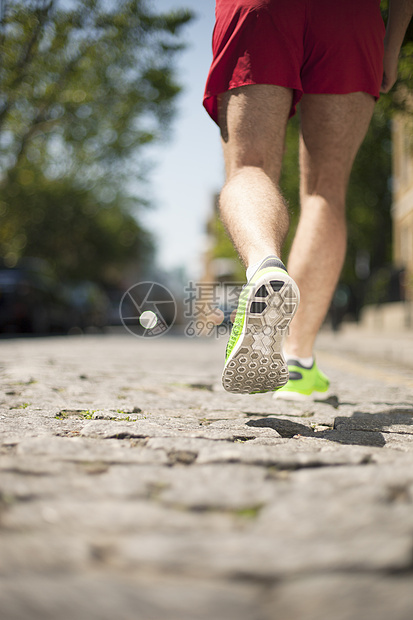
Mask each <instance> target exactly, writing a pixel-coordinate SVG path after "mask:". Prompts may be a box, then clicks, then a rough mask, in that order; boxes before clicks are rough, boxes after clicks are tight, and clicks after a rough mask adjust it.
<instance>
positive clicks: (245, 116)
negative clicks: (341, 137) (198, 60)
mask: <svg viewBox="0 0 413 620" xmlns="http://www.w3.org/2000/svg"><path fill="white" fill-rule="evenodd" d="M291 100H292V91H291V90H289V89H287V88H282V87H280V86H270V85H252V86H243V87H241V88H236V89H234V90H230V91H229V92H227V93H225V94H223V95H221V96H220V97H219V101H218V111H219V112H218V113H219V125H220V128H221V136H222V145H223V151H224V158H225V167H226V174H227V179H226V183H225V186H224V188H223V190H222V192H221V197H220V213H221V218H222V221H223V223H224V225H225V227H226V229H227V230H228V232H229V235H230V236H231V238H232V240H233V243H234V245H235V248H236V249H237V251H238V253H239V255H240V256H241V258H242V260H243V262H244V264H245V265H246V266H247V267H248V266H249V265H251V264H253V263H256V262H257V261H260V260H261V259H263V258H265V257H266V256H268V255H270V254H276V255H277V256H281V248H282V244H283V242H284V239H285V235H286V234H287V231H288V224H289V218H288V211H287V208H286V205H285V203H284V200H283V198H282V196H281V194H280V191H279V189H278V179H279V176H280V170H281V163H282V157H283V152H284V139H285V130H286V125H287V120H288V116H289V112H290V107H291Z"/></svg>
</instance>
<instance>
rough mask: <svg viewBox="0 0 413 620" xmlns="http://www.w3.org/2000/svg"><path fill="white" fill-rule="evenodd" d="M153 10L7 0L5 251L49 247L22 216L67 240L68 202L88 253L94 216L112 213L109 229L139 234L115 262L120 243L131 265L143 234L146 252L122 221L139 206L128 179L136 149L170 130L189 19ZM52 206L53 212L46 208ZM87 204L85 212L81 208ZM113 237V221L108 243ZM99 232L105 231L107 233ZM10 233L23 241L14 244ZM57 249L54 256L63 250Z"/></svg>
mask: <svg viewBox="0 0 413 620" xmlns="http://www.w3.org/2000/svg"><path fill="white" fill-rule="evenodd" d="M3 3H4V0H3ZM151 4H152V3H150V2H147V1H146V0H60V1H59V0H6V2H5V4H3V6H4V7H5V10H4V15H3V21H2V23H1V27H0V184H1V186H2V194H3V198H2V204H1V212H2V214H3V218H5V221H6V230H7V233H5V232H4V230H3V232H2V233H1V235H0V248H1V251H2V252H3V253H7V252H12V253H13V252H14V254H16V252H18V255H21V254H27V253H28V252H35V253H36V254H39V253H40V254H41V253H42V252H43V253H44V252H46V247H47V246H48V244H49V245H50V240H49V239H48V241H47V243H46V235H45V237H44V239H43V242H41V243H40V241H39V240H36V239H38V237H36V234H37V232H36V231H37V230H38V228H39V227H38V226H37V227H36V225H35V223H34V222H33V220H32V216H31V215H30V214H29V213H28V212H29V211H30V209H32V210H33V209H34V208H35V210H36V211H37V212H38V213H40V215H38V216H36V217H38V219H39V220H41V221H42V222H43V226H44V227H45V228H44V230H45V232H46V230H47V226H48V223H49V218H50V217H51V215H53V218H54V222H55V223H54V232H53V235H54V236H55V239H56V240H57V239H58V238H59V236H60V237H62V236H63V234H62V233H64V231H66V232H67V233H69V234H70V235H71V234H72V233H74V230H75V229H74V228H73V227H72V228H69V229H68V226H67V222H68V220H67V214H66V215H65V213H66V211H65V209H66V210H67V204H68V202H69V197H70V202H71V205H72V206H71V209H72V212H73V213H76V218H75V219H76V222H77V224H76V227H77V228H79V227H83V239H82V240H83V244H86V245H88V247H89V251H90V252H91V253H93V248H94V249H95V250H96V251H97V249H98V248H100V244H99V241H98V237H99V235H95V234H94V233H93V234H92V229H93V226H92V225H91V223H92V221H93V222H95V224H96V225H97V226H98V228H99V225H98V224H97V222H98V221H99V222H103V221H104V220H105V221H109V220H110V219H111V217H112V216H113V217H112V220H113V222H115V220H117V219H118V218H119V217H120V216H121V215H122V214H124V215H123V217H124V221H123V226H124V227H125V228H129V229H130V232H131V234H132V233H133V234H134V235H135V237H134V239H133V241H132V242H130V243H129V242H128V244H126V245H122V243H120V245H119V248H118V249H119V252H118V255H119V256H118V258H119V260H120V258H121V255H122V247H123V248H124V249H125V248H127V251H125V252H123V256H124V259H127V258H130V254H131V248H135V249H136V247H137V246H136V244H138V245H139V243H140V241H141V240H142V239H144V238H145V240H146V241H145V244H146V246H147V245H148V235H145V234H144V233H143V231H142V230H141V228H140V226H139V225H138V224H137V222H134V221H133V219H132V217H131V215H130V214H131V213H132V212H133V211H134V210H135V213H136V208H137V207H138V205H139V204H143V203H144V200H135V202H133V201H132V200H131V199H130V196H129V192H128V182H129V179H130V178H131V176H133V178H134V179H138V178H143V177H144V175H145V160H144V158H143V157H142V150H143V147H144V146H145V145H146V144H148V143H150V142H152V141H154V140H158V139H160V138H162V137H164V136H165V134H166V132H167V129H168V126H169V124H170V121H171V118H172V116H173V111H174V105H173V104H174V101H175V99H176V96H177V94H178V93H179V90H180V88H179V85H178V84H177V82H176V78H175V73H174V64H175V60H176V55H177V53H179V51H180V50H181V49H182V47H183V44H182V40H181V32H182V28H183V26H184V25H185V24H186V23H187V22H188V21H189V20H190V18H191V15H190V13H189V12H188V11H177V12H172V13H168V14H158V13H155V12H154V10H153V9H152V8H151ZM63 190H64V191H63ZM54 195H55V199H54V200H53V196H54ZM52 202H54V212H53V213H52V210H51V209H50V207H49V206H46V205H50V204H51V203H52ZM92 203H93V204H94V209H95V210H96V214H95V216H93V217H92V216H91V215H90V213H91V209H90V208H89V206H87V205H90V204H92ZM64 205H66V207H65V206H64ZM100 209H102V212H101V213H99V214H98V211H99V210H100ZM92 210H93V209H92ZM86 212H87V213H88V215H85V213H86ZM115 213H117V216H116V217H115ZM109 214H112V215H111V216H110V217H109ZM53 218H52V219H53ZM25 225H26V227H25ZM109 231H110V226H108V228H107V233H108V234H109ZM118 232H119V231H118V229H117V228H116V225H115V224H114V226H113V228H112V233H111V234H112V236H113V239H112V241H113V243H115V237H116V235H117V234H118ZM100 233H101V234H102V235H103V236H104V232H103V229H101V230H100ZM79 234H80V233H79ZM80 236H81V235H80ZM16 237H19V238H20V239H21V240H23V238H24V237H25V244H24V246H22V244H23V241H21V246H22V247H20V249H19V247H18V246H19V244H18V243H16ZM73 239H74V237H73ZM79 240H80V238H78V241H79ZM145 244H144V245H145ZM55 245H56V248H55V249H56V250H57V251H58V248H59V243H57V242H56V244H55ZM112 245H113V244H112ZM11 247H12V248H14V249H10V248H11ZM50 247H51V246H50ZM142 248H143V246H142ZM100 252H101V250H99V252H97V254H99V255H100ZM115 254H116V252H115V253H114V254H113V258H114V256H115ZM58 256H59V253H58ZM75 262H76V260H75V259H74V258H73V260H72V263H73V264H74V263H75ZM58 263H59V261H58ZM66 263H67V261H60V263H59V264H60V265H61V266H62V265H64V264H66ZM78 266H79V268H80V267H81V265H80V261H78Z"/></svg>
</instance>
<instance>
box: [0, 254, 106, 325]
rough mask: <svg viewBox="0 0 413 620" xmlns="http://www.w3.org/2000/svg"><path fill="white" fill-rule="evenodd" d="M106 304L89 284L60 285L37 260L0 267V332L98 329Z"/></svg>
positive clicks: (98, 290) (101, 292)
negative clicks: (92, 327)
mask: <svg viewBox="0 0 413 620" xmlns="http://www.w3.org/2000/svg"><path fill="white" fill-rule="evenodd" d="M106 307H107V301H106V299H105V295H104V292H103V291H101V289H100V288H99V287H98V285H95V284H93V283H89V282H84V283H78V284H76V285H68V284H66V285H65V284H62V283H60V282H59V281H58V280H56V278H55V277H54V276H53V272H52V270H51V269H50V267H49V265H48V263H47V262H46V261H44V260H41V259H34V258H28V259H22V260H21V261H20V262H19V263H18V265H16V267H7V266H5V265H4V264H0V332H2V333H5V332H6V333H34V334H40V333H43V334H46V333H50V332H61V333H62V332H63V333H67V332H68V331H69V330H70V329H71V328H73V327H79V328H81V329H83V328H85V327H89V326H95V327H102V326H103V325H104V324H105V321H106V318H105V312H106Z"/></svg>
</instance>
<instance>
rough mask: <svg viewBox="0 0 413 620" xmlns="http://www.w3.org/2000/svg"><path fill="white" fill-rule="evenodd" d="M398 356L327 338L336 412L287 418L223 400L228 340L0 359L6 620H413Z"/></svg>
mask: <svg viewBox="0 0 413 620" xmlns="http://www.w3.org/2000/svg"><path fill="white" fill-rule="evenodd" d="M351 338H353V340H352V339H351ZM352 343H353V344H352ZM389 346H390V345H386V342H385V341H384V340H380V341H379V340H378V339H377V338H376V339H373V338H372V339H371V342H370V344H369V341H368V339H366V337H365V336H364V335H363V334H357V333H354V334H353V335H352V336H351V337H350V336H349V337H348V338H346V337H345V335H339V336H335V335H333V334H330V333H328V332H324V333H322V334H321V336H320V339H319V347H318V350H319V354H318V362H319V365H320V366H321V368H322V369H323V370H324V371H325V372H326V373H327V374H328V375H329V376H330V378H331V380H332V387H333V393H334V395H333V396H331V397H330V398H329V399H328V401H326V402H316V403H305V404H295V403H287V402H282V401H275V400H274V399H272V396H271V394H259V395H254V396H249V395H247V396H245V395H234V394H229V393H226V392H225V391H224V390H223V388H222V387H221V383H220V375H221V370H222V365H223V358H224V351H225V340H224V339H215V338H210V339H201V338H193V339H190V338H184V337H180V336H174V335H172V336H169V335H167V336H164V337H161V338H158V339H142V338H141V339H139V338H134V337H132V336H130V335H126V333H125V334H124V333H119V334H110V335H86V336H73V337H52V338H38V339H35V338H33V339H30V338H22V339H17V340H14V339H10V340H2V341H1V343H0V363H1V390H0V404H1V408H0V449H1V458H0V544H1V550H0V601H1V602H0V609H1V611H0V617H1V620H66V619H67V620H69V619H74V618H76V619H80V620H109V619H110V620H163V619H165V620H324V619H328V620H356V619H357V620H358V619H360V620H361V619H362V620H389V619H390V618H391V620H411V618H412V617H413V501H412V498H413V365H412V366H410V365H409V364H410V358H409V355H408V352H409V351H410V352H412V351H413V337H412V335H408V336H403V335H400V336H399V341H394V342H393V349H391V350H390V348H389ZM403 351H405V352H406V357H405V358H403V355H402V352H403ZM397 359H398V360H399V363H398V364H397V365H394V362H396V361H397ZM401 359H402V362H403V363H402V365H400V360H401Z"/></svg>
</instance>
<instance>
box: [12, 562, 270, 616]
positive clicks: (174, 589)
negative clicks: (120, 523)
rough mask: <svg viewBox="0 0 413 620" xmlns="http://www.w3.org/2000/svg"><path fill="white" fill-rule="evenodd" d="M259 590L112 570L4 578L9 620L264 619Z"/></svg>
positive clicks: (239, 584) (247, 586)
mask: <svg viewBox="0 0 413 620" xmlns="http://www.w3.org/2000/svg"><path fill="white" fill-rule="evenodd" d="M74 594H75V595H74ZM259 594H260V588H259V587H258V586H256V585H254V584H252V585H248V584H245V583H238V584H237V583H226V584H223V583H220V582H219V581H214V580H202V581H199V580H198V581H197V580H194V579H190V578H187V579H180V580H177V579H174V578H173V576H169V577H167V576H149V577H144V576H141V575H139V576H137V577H134V576H133V575H130V576H128V575H119V574H117V573H111V572H108V573H107V574H105V575H102V574H100V573H98V572H96V573H93V572H92V573H90V574H86V575H69V576H67V575H63V576H61V575H57V576H56V575H44V576H37V575H36V576H33V577H32V578H31V579H30V580H29V581H28V580H27V578H26V579H25V578H24V577H20V578H18V579H13V580H1V581H0V596H1V599H2V618H3V620H72V619H73V618H77V619H78V620H113V618H116V619H117V620H136V619H137V618H139V620H159V619H160V618H167V619H168V620H210V619H211V618H214V620H262V616H261V614H260V612H259V610H257V605H258V604H259Z"/></svg>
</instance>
